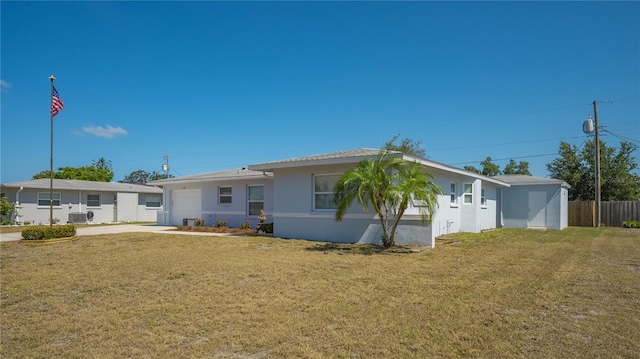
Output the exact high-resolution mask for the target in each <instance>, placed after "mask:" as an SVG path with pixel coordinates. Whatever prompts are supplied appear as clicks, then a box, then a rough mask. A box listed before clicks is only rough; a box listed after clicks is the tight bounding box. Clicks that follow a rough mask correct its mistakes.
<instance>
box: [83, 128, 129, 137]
mask: <svg viewBox="0 0 640 359" xmlns="http://www.w3.org/2000/svg"><path fill="white" fill-rule="evenodd" d="M82 131H84V132H86V133H89V134H92V135H94V136H98V137H104V138H114V137H116V136H120V135H122V136H124V135H126V134H127V130H125V129H124V128H122V127H120V126H118V127H112V126H110V125H107V127H102V126H84V127H82Z"/></svg>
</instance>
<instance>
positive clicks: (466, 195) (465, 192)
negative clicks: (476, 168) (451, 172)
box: [462, 183, 473, 205]
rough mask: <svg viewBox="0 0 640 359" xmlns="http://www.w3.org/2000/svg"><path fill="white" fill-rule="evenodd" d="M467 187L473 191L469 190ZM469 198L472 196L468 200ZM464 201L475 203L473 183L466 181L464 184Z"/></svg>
mask: <svg viewBox="0 0 640 359" xmlns="http://www.w3.org/2000/svg"><path fill="white" fill-rule="evenodd" d="M467 188H469V189H470V190H471V191H470V192H467ZM467 198H470V201H469V202H467ZM462 203H463V204H466V205H470V204H473V183H465V184H463V185H462Z"/></svg>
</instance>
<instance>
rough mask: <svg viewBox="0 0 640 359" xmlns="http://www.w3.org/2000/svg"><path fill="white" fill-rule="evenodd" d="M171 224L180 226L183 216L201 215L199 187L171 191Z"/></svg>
mask: <svg viewBox="0 0 640 359" xmlns="http://www.w3.org/2000/svg"><path fill="white" fill-rule="evenodd" d="M170 205H171V225H172V226H181V225H182V220H183V219H184V218H196V217H200V216H201V215H202V196H201V192H200V190H199V189H183V190H172V191H171V203H170Z"/></svg>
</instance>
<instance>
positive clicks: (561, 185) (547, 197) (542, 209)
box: [493, 175, 570, 229]
mask: <svg viewBox="0 0 640 359" xmlns="http://www.w3.org/2000/svg"><path fill="white" fill-rule="evenodd" d="M493 178H494V179H497V180H499V181H502V182H505V183H508V184H509V185H510V186H509V187H505V188H501V189H500V191H499V192H498V199H499V201H498V203H499V213H500V216H501V226H502V227H505V228H545V229H564V228H566V227H567V226H568V207H569V204H568V200H569V195H568V189H569V188H570V186H569V185H568V184H567V183H566V182H564V181H562V180H557V179H551V178H542V177H533V176H525V175H502V176H495V177H493Z"/></svg>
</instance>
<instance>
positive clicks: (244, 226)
mask: <svg viewBox="0 0 640 359" xmlns="http://www.w3.org/2000/svg"><path fill="white" fill-rule="evenodd" d="M240 229H251V222H249V220H248V219H247V220H246V221H244V222H242V224H240Z"/></svg>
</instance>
